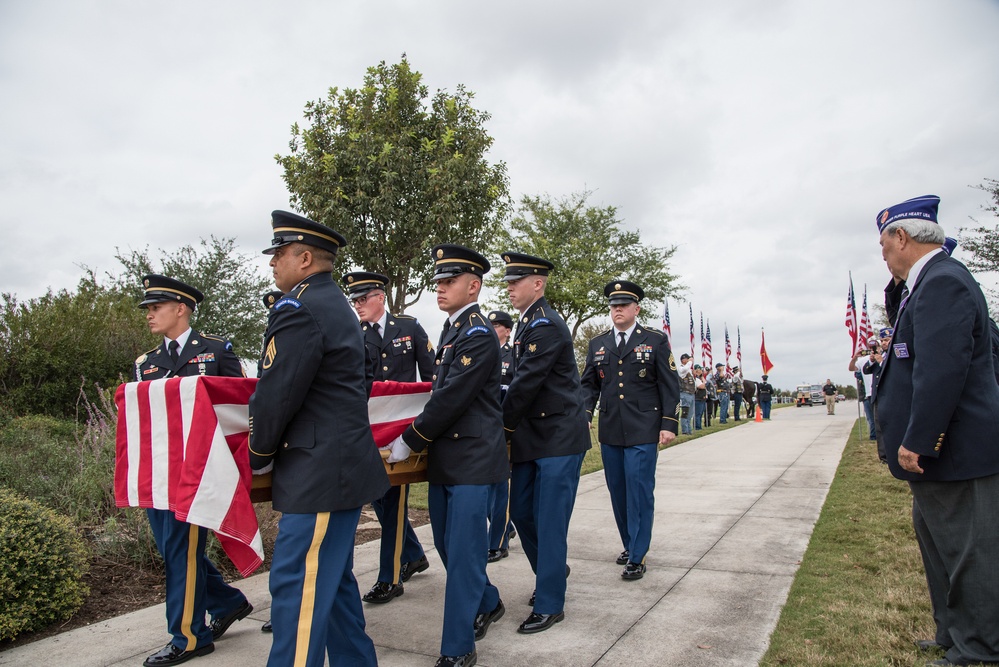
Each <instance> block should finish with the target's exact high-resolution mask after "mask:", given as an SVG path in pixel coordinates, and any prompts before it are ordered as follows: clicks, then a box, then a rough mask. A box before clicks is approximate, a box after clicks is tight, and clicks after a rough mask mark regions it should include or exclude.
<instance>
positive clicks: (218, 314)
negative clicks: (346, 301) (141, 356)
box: [112, 236, 273, 359]
mask: <svg viewBox="0 0 999 667" xmlns="http://www.w3.org/2000/svg"><path fill="white" fill-rule="evenodd" d="M160 254H161V258H160V262H159V264H160V267H161V268H155V265H154V263H153V261H152V260H150V258H149V250H148V248H147V249H145V250H143V251H141V252H140V251H137V250H133V251H131V252H129V253H128V254H122V253H121V251H120V250H119V251H118V254H116V255H115V257H116V258H117V259H118V261H119V262H121V264H122V266H123V267H124V269H125V271H124V273H123V274H122V275H118V276H113V277H112V278H113V280H114V282H115V285H116V287H117V289H119V290H120V291H122V292H123V293H125V294H127V295H128V298H129V299H130V300H131V303H132V307H133V309H134V312H135V317H136V318H137V319H140V320H142V319H143V318H142V311H140V310H137V309H135V304H137V303H139V301H141V300H142V291H143V288H142V276H144V275H146V274H148V273H160V274H163V275H166V276H170V277H171V278H176V279H177V280H181V281H183V282H185V283H187V284H189V285H193V286H194V287H197V288H198V289H199V290H201V291H202V292H203V293H204V295H205V300H204V301H203V302H201V304H200V305H198V307H197V308H195V309H194V317H193V318H192V320H191V326H193V327H194V328H196V329H198V330H200V331H203V332H204V333H207V334H212V335H215V336H221V337H223V338H228V339H229V340H230V341H232V345H233V350H234V351H235V352H236V355H237V356H239V357H240V358H243V359H256V358H257V356H258V355H259V354H260V341H261V340H262V339H263V335H264V329H265V328H266V326H267V310H266V309H265V308H264V306H263V304H262V303H261V301H260V297H261V296H263V295H264V294H265V293H266V292H268V291H270V290H271V289H273V287H272V286H271V281H270V280H269V279H268V278H265V277H264V276H263V275H262V273H261V270H260V267H262V266H263V262H262V261H261V259H260V256H257V255H253V256H250V255H244V254H240V253H238V252H236V242H235V240H234V239H232V238H221V239H220V238H216V237H214V236H212V237H211V238H210V239H209V240H205V239H202V240H201V244H200V245H199V246H198V247H194V246H191V245H186V246H184V247H182V248H180V249H179V250H177V251H176V252H174V253H167V252H165V251H161V253H160ZM149 340H150V341H151V343H150V344H151V345H155V344H156V340H155V338H154V337H150V338H149ZM145 349H148V347H147V348H145Z"/></svg>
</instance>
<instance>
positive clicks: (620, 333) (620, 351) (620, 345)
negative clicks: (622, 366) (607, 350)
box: [617, 331, 624, 355]
mask: <svg viewBox="0 0 999 667" xmlns="http://www.w3.org/2000/svg"><path fill="white" fill-rule="evenodd" d="M617 335H618V338H619V339H620V340H619V341H618V343H617V353H618V355H622V354H624V332H623V331H618V332H617Z"/></svg>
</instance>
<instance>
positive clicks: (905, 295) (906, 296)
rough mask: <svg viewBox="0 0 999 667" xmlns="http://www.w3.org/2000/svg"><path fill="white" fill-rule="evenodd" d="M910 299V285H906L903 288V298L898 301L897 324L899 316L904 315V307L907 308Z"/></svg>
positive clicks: (896, 323)
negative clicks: (906, 304)
mask: <svg viewBox="0 0 999 667" xmlns="http://www.w3.org/2000/svg"><path fill="white" fill-rule="evenodd" d="M908 300H909V286H908V285H906V286H905V287H903V288H902V300H901V301H899V302H898V315H896V316H895V325H896V326H898V318H899V317H901V316H902V309H903V308H905V302H906V301H908Z"/></svg>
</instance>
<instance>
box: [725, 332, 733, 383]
mask: <svg viewBox="0 0 999 667" xmlns="http://www.w3.org/2000/svg"><path fill="white" fill-rule="evenodd" d="M731 356H732V340H731V339H730V338H729V337H728V322H726V323H725V376H726V377H732V368H731V367H730V366H729V365H728V359H729V357H731Z"/></svg>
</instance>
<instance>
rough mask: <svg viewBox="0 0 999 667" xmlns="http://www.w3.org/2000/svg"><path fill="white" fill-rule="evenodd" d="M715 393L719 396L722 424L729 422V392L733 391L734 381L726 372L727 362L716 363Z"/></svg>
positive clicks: (719, 411)
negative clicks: (732, 381) (731, 380)
mask: <svg viewBox="0 0 999 667" xmlns="http://www.w3.org/2000/svg"><path fill="white" fill-rule="evenodd" d="M714 381H715V394H716V395H717V397H718V414H719V421H720V422H721V423H722V424H726V423H728V401H729V393H730V392H731V391H732V383H731V382H730V381H729V379H728V376H727V375H726V374H725V364H721V363H719V364H715V377H714Z"/></svg>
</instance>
